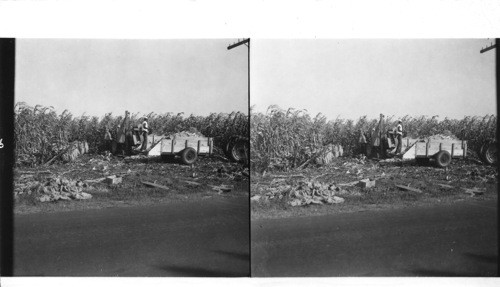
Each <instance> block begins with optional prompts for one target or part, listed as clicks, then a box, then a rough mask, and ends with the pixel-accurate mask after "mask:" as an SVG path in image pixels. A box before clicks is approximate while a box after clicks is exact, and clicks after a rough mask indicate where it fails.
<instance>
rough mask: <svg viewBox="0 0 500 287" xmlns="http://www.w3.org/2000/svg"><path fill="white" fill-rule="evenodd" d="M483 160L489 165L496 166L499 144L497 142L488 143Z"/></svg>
mask: <svg viewBox="0 0 500 287" xmlns="http://www.w3.org/2000/svg"><path fill="white" fill-rule="evenodd" d="M481 150H482V159H483V161H484V162H485V163H487V164H494V163H496V162H497V144H496V142H494V141H493V142H488V143H486V144H485V145H483V148H481Z"/></svg>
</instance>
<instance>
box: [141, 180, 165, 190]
mask: <svg viewBox="0 0 500 287" xmlns="http://www.w3.org/2000/svg"><path fill="white" fill-rule="evenodd" d="M141 182H142V183H143V184H144V185H146V186H151V187H156V188H161V189H164V190H170V188H168V187H167V186H164V185H161V184H156V183H154V182H148V181H141Z"/></svg>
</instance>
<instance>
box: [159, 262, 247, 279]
mask: <svg viewBox="0 0 500 287" xmlns="http://www.w3.org/2000/svg"><path fill="white" fill-rule="evenodd" d="M157 267H158V268H159V269H161V270H164V271H166V272H168V273H169V274H172V273H173V274H174V275H173V276H179V277H247V276H249V275H250V274H249V272H248V270H247V271H227V270H216V269H208V268H199V267H189V266H176V265H170V266H168V265H167V266H157Z"/></svg>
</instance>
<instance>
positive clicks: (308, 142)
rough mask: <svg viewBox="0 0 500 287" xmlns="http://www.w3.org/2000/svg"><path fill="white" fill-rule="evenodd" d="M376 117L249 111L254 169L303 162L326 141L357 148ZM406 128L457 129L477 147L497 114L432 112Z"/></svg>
mask: <svg viewBox="0 0 500 287" xmlns="http://www.w3.org/2000/svg"><path fill="white" fill-rule="evenodd" d="M397 119H398V118H396V117H395V116H388V117H387V116H386V128H391V129H392V128H393V127H394V126H395V125H396V120H397ZM378 120H379V119H378V118H377V119H369V118H367V117H366V116H363V117H361V118H359V119H357V120H350V119H341V118H336V119H333V120H328V119H327V118H326V117H325V116H324V115H322V114H321V113H320V114H318V115H316V116H314V117H312V116H311V115H309V114H308V112H307V111H306V110H298V109H293V108H289V109H288V110H283V109H281V108H280V107H278V106H270V107H269V108H268V110H267V112H266V113H256V112H253V111H252V112H251V120H250V134H251V138H250V147H251V163H252V169H253V170H254V171H258V172H262V171H264V170H266V169H268V168H272V167H282V168H283V167H284V168H294V167H297V166H299V165H300V164H302V163H304V162H305V161H306V160H307V159H308V158H310V156H311V154H312V153H314V152H315V151H317V150H319V149H320V148H321V147H322V146H324V145H327V144H340V145H341V146H342V147H343V149H344V154H345V155H347V156H353V155H356V153H357V148H358V146H359V145H358V140H359V136H360V130H363V131H371V130H372V129H373V128H374V127H376V126H377V124H378ZM401 120H402V121H403V126H404V130H405V131H406V133H407V135H408V136H409V137H412V138H423V137H428V136H432V135H436V134H445V135H446V134H453V135H455V136H456V137H458V138H459V139H462V140H467V141H468V146H469V150H478V149H479V147H480V146H481V144H482V143H484V142H485V141H486V140H490V139H494V138H496V130H497V117H496V115H486V116H484V117H464V118H463V119H460V120H457V119H449V118H444V119H442V120H440V119H439V116H437V115H436V116H433V117H426V116H421V117H411V116H408V115H407V116H404V117H401Z"/></svg>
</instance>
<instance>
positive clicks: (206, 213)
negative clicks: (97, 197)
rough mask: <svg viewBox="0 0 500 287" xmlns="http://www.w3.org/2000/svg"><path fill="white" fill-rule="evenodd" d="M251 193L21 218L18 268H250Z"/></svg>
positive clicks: (102, 271) (148, 272)
mask: <svg viewBox="0 0 500 287" xmlns="http://www.w3.org/2000/svg"><path fill="white" fill-rule="evenodd" d="M249 236H250V235H249V208H248V197H245V196H240V197H237V198H234V197H233V198H231V197H214V198H211V199H204V200H198V201H196V202H181V203H171V204H165V205H159V206H142V207H126V208H109V209H101V210H86V211H71V212H59V213H49V214H30V215H16V216H15V218H14V245H15V246H14V276H189V277H192V276H204V277H205V276H206V277H210V276H225V277H226V276H248V275H249V272H250V263H249V257H250V255H249V247H250V244H249Z"/></svg>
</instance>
